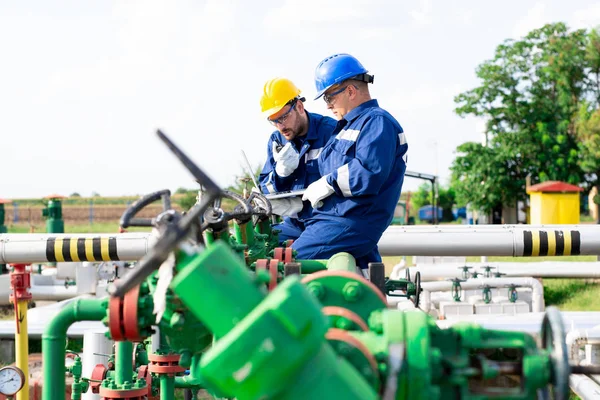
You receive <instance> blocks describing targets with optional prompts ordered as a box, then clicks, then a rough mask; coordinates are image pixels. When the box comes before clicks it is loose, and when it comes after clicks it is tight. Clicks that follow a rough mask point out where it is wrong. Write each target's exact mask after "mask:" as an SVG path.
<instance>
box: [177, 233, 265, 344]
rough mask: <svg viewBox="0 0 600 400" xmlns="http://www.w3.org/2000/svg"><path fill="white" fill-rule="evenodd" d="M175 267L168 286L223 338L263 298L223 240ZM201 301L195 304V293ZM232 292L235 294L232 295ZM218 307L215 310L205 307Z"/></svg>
mask: <svg viewBox="0 0 600 400" xmlns="http://www.w3.org/2000/svg"><path fill="white" fill-rule="evenodd" d="M181 264H182V265H177V269H178V272H177V274H176V275H175V277H174V278H173V282H172V283H171V287H172V288H173V291H174V292H175V293H176V294H177V296H178V297H179V298H180V299H181V301H183V303H184V304H185V305H186V306H187V307H188V308H189V310H190V312H191V313H192V314H193V315H194V316H195V317H196V318H198V319H199V320H200V321H202V322H203V323H204V324H205V325H206V326H207V327H208V329H209V330H210V332H212V333H213V334H214V335H215V336H217V337H223V336H225V335H226V334H227V332H229V331H230V330H231V329H233V327H234V326H236V325H237V324H238V323H239V322H240V321H241V320H242V319H244V317H245V316H246V315H248V314H249V313H250V312H251V311H252V310H253V309H254V308H255V307H256V306H257V305H258V304H260V302H261V301H262V300H263V298H264V296H265V295H264V293H263V291H262V290H261V288H259V287H258V286H257V285H256V283H255V281H254V277H253V275H252V274H250V272H249V271H248V268H246V264H245V263H244V262H243V260H241V259H240V257H238V256H237V255H236V253H234V252H233V250H232V249H231V248H230V247H229V245H228V244H226V243H225V242H222V241H218V242H216V243H215V244H214V245H213V246H212V247H209V248H207V249H206V250H205V251H203V252H202V253H200V254H198V255H196V256H194V257H192V258H190V259H189V260H185V261H184V262H182V263H181ZM199 293H201V294H202V301H198V294H199ZM232 293H234V294H235V295H232ZM206 304H218V305H219V306H218V307H206Z"/></svg>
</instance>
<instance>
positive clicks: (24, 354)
mask: <svg viewBox="0 0 600 400" xmlns="http://www.w3.org/2000/svg"><path fill="white" fill-rule="evenodd" d="M15 301H16V302H17V315H16V317H17V318H19V331H18V332H15V349H16V353H17V354H16V359H15V365H16V366H17V367H18V368H20V369H21V371H23V375H25V383H24V384H23V388H22V389H21V390H19V391H18V392H17V396H16V399H17V400H29V334H28V330H27V303H29V300H15Z"/></svg>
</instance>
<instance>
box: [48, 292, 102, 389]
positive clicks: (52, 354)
mask: <svg viewBox="0 0 600 400" xmlns="http://www.w3.org/2000/svg"><path fill="white" fill-rule="evenodd" d="M107 305H108V299H106V298H105V299H76V300H73V301H71V302H70V303H67V304H66V305H65V307H64V308H63V309H62V310H60V311H59V312H58V314H56V316H55V317H54V318H52V321H50V323H48V326H46V329H45V330H44V333H43V334H42V354H43V372H44V375H43V376H44V387H43V389H42V394H43V396H42V398H43V399H44V400H53V399H64V398H65V343H66V341H67V330H68V329H69V327H70V326H71V325H72V324H74V323H75V322H78V321H101V320H102V319H103V318H105V317H106V307H107Z"/></svg>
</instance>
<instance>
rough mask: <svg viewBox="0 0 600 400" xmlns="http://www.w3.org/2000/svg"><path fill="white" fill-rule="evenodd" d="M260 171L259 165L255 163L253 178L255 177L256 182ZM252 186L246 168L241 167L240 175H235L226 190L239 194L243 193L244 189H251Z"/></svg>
mask: <svg viewBox="0 0 600 400" xmlns="http://www.w3.org/2000/svg"><path fill="white" fill-rule="evenodd" d="M261 171H262V166H261V165H257V166H255V167H254V178H256V181H257V182H258V177H259V175H260V172H261ZM253 187H254V183H253V182H252V177H251V176H250V174H249V173H248V171H247V168H245V167H242V173H241V174H240V175H236V176H235V183H234V184H233V185H231V186H229V187H228V188H227V190H231V191H232V192H236V193H239V194H241V193H243V191H244V189H246V190H248V191H249V190H252V188H253Z"/></svg>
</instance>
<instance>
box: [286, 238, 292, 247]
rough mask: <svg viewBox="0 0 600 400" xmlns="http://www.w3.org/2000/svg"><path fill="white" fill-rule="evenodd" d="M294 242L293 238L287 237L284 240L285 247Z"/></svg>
mask: <svg viewBox="0 0 600 400" xmlns="http://www.w3.org/2000/svg"><path fill="white" fill-rule="evenodd" d="M292 244H294V239H288V240H286V241H285V247H291V246H292Z"/></svg>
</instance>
